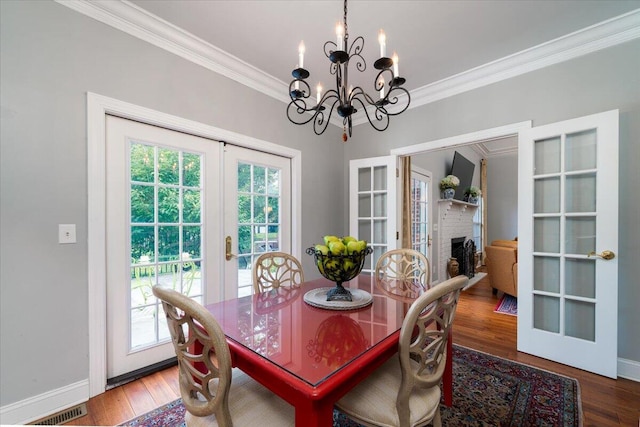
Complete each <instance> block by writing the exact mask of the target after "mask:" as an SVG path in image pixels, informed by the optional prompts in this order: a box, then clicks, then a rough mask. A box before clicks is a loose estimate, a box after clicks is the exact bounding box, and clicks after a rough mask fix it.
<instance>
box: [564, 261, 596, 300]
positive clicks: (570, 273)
mask: <svg viewBox="0 0 640 427" xmlns="http://www.w3.org/2000/svg"><path fill="white" fill-rule="evenodd" d="M564 265H565V267H564V274H565V280H564V283H565V293H566V294H567V295H575V296H579V297H585V298H595V297H596V262H595V259H572V258H568V259H567V260H566V261H565V264H564Z"/></svg>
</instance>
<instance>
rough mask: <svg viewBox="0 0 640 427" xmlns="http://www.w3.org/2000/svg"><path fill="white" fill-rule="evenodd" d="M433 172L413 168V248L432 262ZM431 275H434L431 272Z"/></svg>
mask: <svg viewBox="0 0 640 427" xmlns="http://www.w3.org/2000/svg"><path fill="white" fill-rule="evenodd" d="M431 199H432V197H431V172H429V171H426V170H424V169H421V168H418V167H416V166H413V167H412V168H411V247H412V248H413V249H415V250H417V251H418V252H422V253H423V254H424V255H425V256H426V257H427V259H429V260H431V259H432V258H431ZM430 274H433V272H432V271H431V272H430Z"/></svg>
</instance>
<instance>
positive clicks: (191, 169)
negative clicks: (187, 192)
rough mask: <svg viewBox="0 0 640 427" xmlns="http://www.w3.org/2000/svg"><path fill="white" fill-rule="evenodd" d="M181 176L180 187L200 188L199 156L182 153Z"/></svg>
mask: <svg viewBox="0 0 640 427" xmlns="http://www.w3.org/2000/svg"><path fill="white" fill-rule="evenodd" d="M182 157H183V158H182V163H183V164H184V166H183V172H182V174H183V176H182V185H184V186H186V187H200V169H201V168H202V165H201V163H200V156H199V155H197V154H191V153H184V154H183V155H182Z"/></svg>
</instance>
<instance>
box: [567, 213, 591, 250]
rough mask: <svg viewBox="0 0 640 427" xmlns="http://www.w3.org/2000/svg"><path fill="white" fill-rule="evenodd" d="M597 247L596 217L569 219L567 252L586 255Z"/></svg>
mask: <svg viewBox="0 0 640 427" xmlns="http://www.w3.org/2000/svg"><path fill="white" fill-rule="evenodd" d="M595 247H596V219H595V218H594V217H579V218H567V221H566V231H565V252H566V253H567V254H582V255H586V254H588V253H589V252H590V251H592V250H594V249H595Z"/></svg>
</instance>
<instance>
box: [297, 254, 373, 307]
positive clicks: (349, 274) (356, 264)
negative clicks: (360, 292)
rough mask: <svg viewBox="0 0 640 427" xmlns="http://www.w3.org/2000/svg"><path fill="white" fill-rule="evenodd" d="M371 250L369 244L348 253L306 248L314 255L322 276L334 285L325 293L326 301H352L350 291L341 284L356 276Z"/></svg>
mask: <svg viewBox="0 0 640 427" xmlns="http://www.w3.org/2000/svg"><path fill="white" fill-rule="evenodd" d="M372 252H373V249H372V248H371V246H367V247H365V248H364V249H363V250H361V251H354V252H352V253H350V254H340V255H334V254H333V253H331V252H328V253H323V252H322V251H321V250H319V249H317V248H316V247H310V248H308V249H307V254H309V255H313V256H314V257H315V261H316V266H317V267H318V271H319V272H320V274H322V276H323V277H324V278H326V279H328V280H331V281H332V282H336V286H335V287H334V288H333V289H331V290H330V291H329V292H328V293H327V301H352V297H351V292H349V290H348V289H345V288H344V287H343V286H342V283H343V282H347V281H349V280H351V279H353V278H354V277H356V276H357V275H358V274H360V272H361V271H362V267H364V259H365V257H366V256H367V255H369V254H370V253H372Z"/></svg>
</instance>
